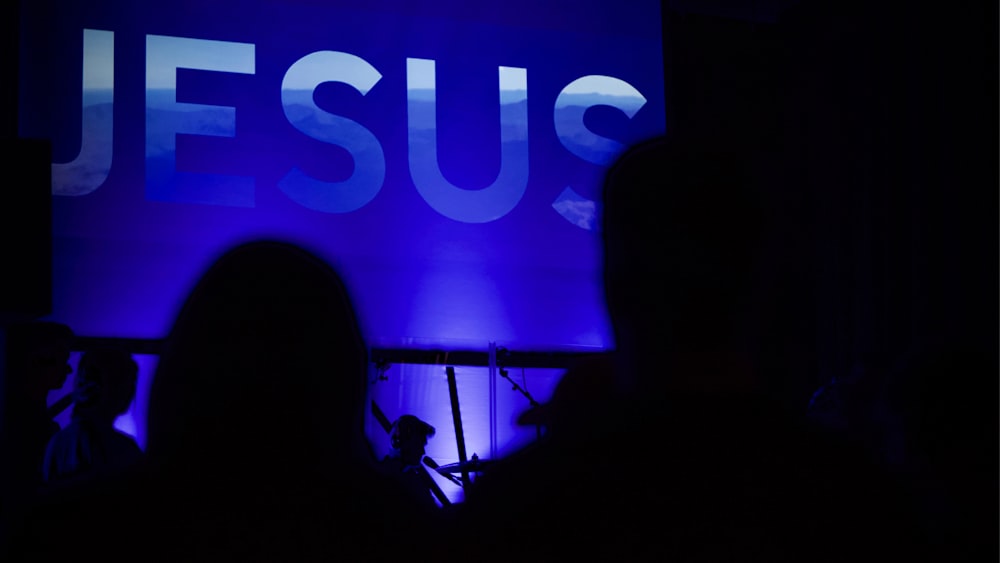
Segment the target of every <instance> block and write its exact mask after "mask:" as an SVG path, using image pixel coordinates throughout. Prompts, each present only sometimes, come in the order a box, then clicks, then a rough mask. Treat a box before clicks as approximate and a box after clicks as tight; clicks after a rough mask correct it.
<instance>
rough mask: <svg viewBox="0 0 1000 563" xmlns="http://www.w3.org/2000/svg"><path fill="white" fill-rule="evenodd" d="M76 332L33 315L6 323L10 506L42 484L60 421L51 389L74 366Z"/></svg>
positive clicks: (3, 424) (5, 454)
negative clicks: (51, 405)
mask: <svg viewBox="0 0 1000 563" xmlns="http://www.w3.org/2000/svg"><path fill="white" fill-rule="evenodd" d="M74 338H75V335H74V333H73V330H72V329H71V328H70V327H69V326H67V325H65V324H62V323H57V322H49V321H28V322H21V323H17V324H14V325H12V326H10V327H8V328H7V333H6V361H5V365H4V368H5V369H4V374H3V384H4V388H3V405H2V409H0V417H2V418H0V444H2V452H0V456H2V459H3V463H2V466H0V477H2V483H0V486H2V487H3V489H2V493H0V494H2V497H0V502H3V503H4V505H5V506H4V508H5V509H11V510H13V507H14V506H15V505H17V504H18V503H19V502H20V501H22V500H25V499H26V498H27V497H26V495H31V494H34V492H35V491H36V489H37V488H38V487H39V486H40V485H41V484H42V461H43V459H44V457H45V448H46V445H47V444H48V441H49V439H51V438H52V436H53V435H54V434H55V433H56V432H58V431H59V424H58V423H56V422H55V421H54V420H52V417H51V416H50V415H49V412H48V402H47V401H48V394H49V392H50V391H53V390H56V389H60V388H62V386H63V385H64V384H65V383H66V378H67V377H68V376H69V374H71V373H72V372H73V368H72V366H71V365H70V363H69V359H70V352H71V349H72V345H73V342H74Z"/></svg>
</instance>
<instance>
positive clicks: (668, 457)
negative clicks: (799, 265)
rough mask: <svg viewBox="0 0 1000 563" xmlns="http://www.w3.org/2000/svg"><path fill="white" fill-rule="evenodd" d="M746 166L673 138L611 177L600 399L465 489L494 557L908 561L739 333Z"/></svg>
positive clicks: (894, 530) (857, 484)
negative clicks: (766, 380)
mask: <svg viewBox="0 0 1000 563" xmlns="http://www.w3.org/2000/svg"><path fill="white" fill-rule="evenodd" d="M746 158H747V156H746V155H745V154H744V153H743V152H741V151H740V150H738V149H735V148H733V147H731V146H729V145H727V143H726V142H725V141H724V140H723V141H719V142H713V141H711V140H709V139H704V138H702V139H697V140H695V139H689V138H684V137H682V136H677V135H671V136H665V137H661V138H656V139H651V140H649V141H646V142H644V143H640V144H637V145H635V146H633V147H630V148H629V150H627V151H626V152H625V153H624V154H623V155H622V156H621V157H620V158H619V159H618V160H617V161H616V162H615V163H614V164H613V165H612V166H611V168H610V169H609V171H608V173H607V176H606V180H605V185H604V193H603V208H602V214H603V215H602V217H603V224H602V239H603V245H604V272H603V274H604V284H605V294H606V299H607V306H608V311H609V314H610V318H611V322H612V326H613V329H614V336H615V350H614V351H613V352H612V353H611V363H612V368H610V369H611V371H612V373H613V385H612V387H613V391H611V392H609V393H607V396H606V397H602V398H600V399H596V400H591V401H590V409H591V410H592V414H594V416H595V417H596V420H591V421H590V424H589V426H588V427H587V428H588V429H589V432H588V433H587V435H586V437H585V438H584V439H580V438H577V439H572V440H570V439H564V438H559V437H557V435H556V433H552V435H551V439H546V440H542V441H539V443H538V446H537V447H533V448H529V449H528V450H526V451H525V452H523V453H519V454H517V455H514V456H511V458H510V459H508V460H502V462H501V463H500V464H498V466H497V467H495V468H494V470H493V471H491V473H490V475H488V476H485V477H484V478H483V479H481V480H480V483H479V485H478V486H477V487H476V491H475V495H469V497H468V498H469V500H468V502H467V506H466V507H465V509H466V518H465V520H466V521H468V522H477V523H476V524H475V525H470V526H469V527H468V529H466V530H465V534H466V536H465V537H467V538H474V539H471V540H470V544H471V545H472V546H482V550H483V552H484V553H487V554H488V556H487V557H488V558H490V560H497V561H500V560H509V559H512V558H519V559H521V560H523V559H528V560H544V559H550V558H559V557H567V556H571V555H583V554H588V555H590V556H593V557H609V558H610V557H614V558H622V559H650V558H656V559H663V560H675V561H804V560H809V561H844V560H870V561H875V560H880V561H881V560H885V559H886V558H890V559H891V558H894V557H903V558H904V559H905V558H907V557H911V556H912V557H914V558H917V557H916V556H917V555H918V554H919V550H918V549H916V548H914V547H913V545H914V543H913V542H914V541H915V540H914V538H913V537H912V536H911V533H912V532H913V530H911V529H910V528H909V527H908V526H907V525H905V524H900V523H899V521H901V520H904V518H903V516H904V514H902V512H903V507H902V506H901V504H899V503H898V502H897V499H896V497H895V493H894V491H892V492H888V491H890V490H891V489H892V486H893V483H890V482H886V481H885V480H883V479H881V477H880V475H879V474H878V473H877V472H876V471H875V470H874V469H873V468H872V467H870V466H869V465H868V464H867V463H866V459H865V458H864V457H863V456H861V455H859V454H858V452H856V451H854V450H852V449H851V448H850V447H849V446H848V445H846V444H843V443H841V442H838V441H836V440H834V439H832V438H831V437H830V436H827V435H825V434H823V433H821V432H818V431H814V429H813V428H812V427H811V426H810V425H809V424H808V423H807V422H806V421H805V420H803V419H802V418H801V417H799V416H798V415H797V414H796V413H793V412H790V411H788V410H787V409H786V408H785V407H784V406H783V405H782V404H781V403H780V402H778V401H776V400H775V399H774V398H772V397H771V396H769V395H768V393H767V392H766V391H765V389H766V386H765V385H763V384H762V378H763V377H765V376H766V374H761V373H759V372H758V370H757V368H756V365H755V362H754V343H755V342H757V341H758V340H757V339H756V338H750V336H755V337H756V336H758V335H755V334H754V331H755V328H756V326H755V324H754V322H755V318H754V316H753V315H752V314H751V313H752V312H753V311H756V310H758V306H759V303H756V302H755V300H756V299H759V298H760V297H759V295H758V293H757V292H756V288H757V285H756V273H757V272H756V267H757V263H758V260H759V256H761V254H762V252H763V251H764V248H763V244H764V241H765V240H766V239H765V237H764V235H765V234H766V229H767V228H768V220H769V218H768V216H767V213H766V209H764V208H763V206H762V202H761V199H760V196H759V194H758V192H757V191H756V190H757V187H756V185H755V182H756V181H757V180H756V178H755V176H754V174H753V173H752V172H751V167H750V166H749V163H748V162H746V160H745V159H746ZM595 369H597V368H595ZM603 369H605V370H608V369H609V368H603ZM564 377H569V374H567V375H566V376H564ZM584 404H586V403H584ZM579 411H580V412H586V411H587V408H586V407H583V406H580V407H579ZM577 418H578V419H585V416H578V417H577ZM557 438H558V439H557ZM483 522H485V523H486V524H483ZM477 526H482V527H483V529H487V530H489V532H488V533H481V534H478V535H477V531H476V529H475V528H476V527H477ZM914 552H916V553H914ZM477 555H479V554H477ZM911 560H912V559H911Z"/></svg>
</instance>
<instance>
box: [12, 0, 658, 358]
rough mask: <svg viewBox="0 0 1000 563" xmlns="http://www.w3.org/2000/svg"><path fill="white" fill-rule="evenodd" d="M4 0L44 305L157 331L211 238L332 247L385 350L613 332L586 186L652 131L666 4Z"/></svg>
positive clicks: (603, 340) (549, 345)
mask: <svg viewBox="0 0 1000 563" xmlns="http://www.w3.org/2000/svg"><path fill="white" fill-rule="evenodd" d="M352 4H356V3H351V4H348V3H341V2H299V1H296V2H293V1H288V0H285V1H278V0H274V1H265V0H256V1H250V2H236V1H220V2H212V3H201V2H193V1H187V0H184V1H180V2H173V3H158V4H154V3H141V4H140V3H135V2H131V1H126V0H103V1H98V2H86V3H81V2H72V1H69V0H52V1H51V2H47V3H33V2H22V6H21V11H20V15H21V17H22V26H21V29H22V34H21V60H20V71H21V76H20V81H19V88H20V99H19V104H20V106H19V107H20V115H19V133H20V135H21V136H22V137H31V138H47V139H51V141H52V143H53V193H54V194H55V196H56V197H55V198H54V204H53V224H54V229H55V231H54V233H53V236H54V249H53V260H54V262H53V269H54V276H55V280H54V295H53V314H52V315H51V317H52V318H53V319H54V320H59V321H63V322H66V323H68V324H70V325H71V326H72V327H73V328H74V330H76V331H77V333H78V334H85V335H91V336H121V337H135V338H161V337H163V336H164V335H165V334H166V332H167V331H168V330H169V327H170V326H171V324H172V322H173V318H174V315H175V313H176V312H177V309H178V307H179V305H180V303H181V301H182V300H183V298H184V297H185V296H186V295H187V292H188V291H189V290H190V288H191V287H192V286H193V284H194V282H195V281H196V280H197V278H198V276H200V274H201V273H202V272H203V271H204V270H205V268H207V266H208V265H209V264H210V263H211V261H212V260H214V258H215V257H217V256H219V255H220V254H221V253H222V252H223V251H224V250H225V249H227V248H229V247H231V246H232V245H235V244H237V243H239V242H242V241H245V240H249V239H254V238H260V237H271V238H280V239H284V240H288V241H291V242H296V243H299V244H302V245H303V246H305V247H307V248H309V249H310V250H312V251H314V252H316V253H317V254H319V255H321V256H323V257H325V258H327V259H328V260H330V262H331V263H333V264H334V265H335V266H336V267H337V268H338V269H339V270H340V271H341V272H342V273H343V274H344V277H345V279H346V281H347V284H348V287H349V289H350V290H351V292H352V294H353V296H354V298H355V301H356V305H357V308H358V311H359V313H360V315H361V320H362V323H363V325H364V329H365V332H366V336H367V338H368V341H369V343H371V344H372V345H375V346H382V347H421V348H426V347H446V348H456V347H462V348H469V347H473V348H479V349H484V348H485V347H486V345H487V343H488V342H491V341H493V342H499V343H502V344H503V345H504V346H506V347H508V348H510V349H544V350H556V349H567V348H568V349H578V348H586V349H608V348H611V347H613V342H612V341H611V331H610V328H609V326H608V322H607V318H606V312H605V310H604V304H603V293H602V289H601V285H600V283H601V282H600V275H599V272H598V269H599V266H600V255H599V244H598V243H599V241H598V239H597V232H596V224H597V217H598V216H599V213H600V210H599V209H598V206H597V203H596V201H597V199H599V198H598V195H599V185H600V181H601V178H602V174H603V171H604V170H605V169H606V166H607V164H608V163H609V162H610V161H611V160H612V159H613V158H614V156H615V155H616V154H618V152H620V151H621V150H622V149H623V148H624V146H626V145H628V144H630V143H632V142H635V141H639V140H642V139H645V138H648V137H651V136H654V135H657V134H660V133H662V132H663V131H664V130H665V127H666V123H665V112H664V84H663V72H662V71H663V60H662V38H661V31H660V14H659V2H657V1H653V0H648V1H637V2H628V3H623V2H617V3H611V2H592V3H586V2H575V3H566V2H527V1H515V2H508V3H504V5H502V6H501V5H497V6H480V5H474V4H476V3H468V2H418V1H410V2H402V1H387V0H383V1H380V2H370V3H366V8H365V9H357V8H354V7H352V6H351V5H352Z"/></svg>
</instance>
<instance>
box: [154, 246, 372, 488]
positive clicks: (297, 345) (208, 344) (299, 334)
mask: <svg viewBox="0 0 1000 563" xmlns="http://www.w3.org/2000/svg"><path fill="white" fill-rule="evenodd" d="M366 361H367V353H366V348H365V345H364V342H363V339H362V336H361V331H360V328H359V324H358V320H357V317H356V315H355V311H354V308H353V305H352V303H351V301H350V300H349V298H348V295H347V291H346V288H345V286H344V284H343V282H342V281H341V278H340V277H339V275H338V274H337V273H336V272H335V270H334V269H333V268H332V267H331V266H330V265H329V264H327V263H325V262H324V261H323V260H321V259H319V258H317V257H316V256H315V255H313V254H311V253H310V252H308V251H307V250H305V249H303V248H300V247H297V246H295V245H291V244H287V243H283V242H274V241H259V242H251V243H246V244H243V245H240V246H238V247H236V248H233V249H232V250H230V251H228V252H226V253H225V254H223V255H222V256H221V257H220V258H219V259H218V260H217V261H216V262H215V263H214V264H213V265H212V266H211V267H210V268H209V269H208V271H207V272H206V273H205V274H204V276H203V277H202V278H201V279H200V280H199V282H198V283H197V285H196V286H195V288H194V290H193V291H192V292H191V294H190V296H189V298H188V299H187V301H186V302H185V303H184V305H183V307H182V309H181V311H180V313H179V315H178V317H177V320H176V323H175V325H174V327H173V329H172V331H171V333H170V335H169V338H168V341H167V345H166V349H165V351H164V353H163V354H162V356H161V359H160V363H159V365H158V368H157V373H156V376H155V379H154V382H153V387H152V390H151V395H150V406H149V429H148V448H147V453H148V454H149V456H150V459H151V460H152V461H153V462H154V463H156V464H167V465H169V466H171V467H175V468H178V469H187V470H190V471H192V472H194V473H199V472H201V471H202V470H204V473H205V474H206V475H209V474H212V473H213V472H214V471H215V469H217V468H219V467H222V466H225V467H226V473H227V474H229V475H232V474H241V473H243V474H246V475H248V479H253V478H255V477H260V476H262V474H268V473H273V474H280V475H288V474H290V473H294V474H296V475H298V476H300V477H303V478H305V477H306V475H308V474H310V473H316V474H325V473H327V472H329V471H331V468H332V467H334V466H338V465H342V464H343V461H344V456H351V455H363V454H366V453H367V454H368V455H370V451H369V450H368V444H367V441H366V440H365V439H364V434H363V403H364V393H365V383H364V382H365V369H366Z"/></svg>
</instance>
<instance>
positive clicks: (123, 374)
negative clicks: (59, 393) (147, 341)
mask: <svg viewBox="0 0 1000 563" xmlns="http://www.w3.org/2000/svg"><path fill="white" fill-rule="evenodd" d="M138 376H139V365H138V364H137V363H136V362H135V360H134V359H133V358H132V354H130V353H129V352H127V351H126V350H121V349H117V348H98V349H94V350H88V351H87V352H85V353H84V354H83V356H82V357H81V358H80V363H79V365H78V366H77V371H76V379H75V381H74V389H73V417H74V418H89V419H102V420H107V421H110V422H113V421H114V420H115V418H117V417H118V416H119V415H121V414H124V413H125V411H127V410H128V408H129V405H130V404H131V403H132V398H133V397H134V396H135V386H136V381H137V379H138Z"/></svg>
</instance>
